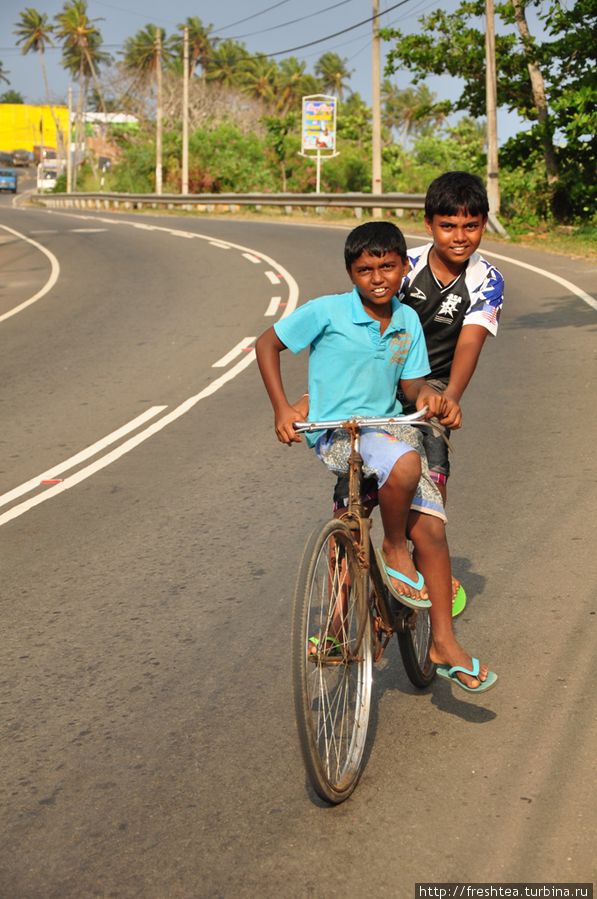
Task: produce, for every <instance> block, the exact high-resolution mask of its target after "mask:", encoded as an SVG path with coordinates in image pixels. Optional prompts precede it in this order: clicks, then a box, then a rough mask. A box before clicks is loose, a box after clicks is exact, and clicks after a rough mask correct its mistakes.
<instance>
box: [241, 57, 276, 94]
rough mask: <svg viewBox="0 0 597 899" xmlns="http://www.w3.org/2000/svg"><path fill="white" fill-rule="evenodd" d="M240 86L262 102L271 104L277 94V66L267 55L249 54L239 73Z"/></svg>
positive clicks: (244, 91)
mask: <svg viewBox="0 0 597 899" xmlns="http://www.w3.org/2000/svg"><path fill="white" fill-rule="evenodd" d="M239 74H240V75H241V77H242V81H241V83H240V88H241V90H242V91H243V93H245V94H250V95H251V96H252V97H256V98H257V99H258V100H262V101H263V102H264V103H267V104H273V103H274V101H275V99H276V97H277V95H278V74H279V73H278V66H277V63H275V62H273V61H272V60H271V59H268V58H267V56H250V57H249V58H248V59H246V60H245V61H244V62H243V64H242V66H241V71H240V73H239Z"/></svg>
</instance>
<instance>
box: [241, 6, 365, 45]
mask: <svg viewBox="0 0 597 899" xmlns="http://www.w3.org/2000/svg"><path fill="white" fill-rule="evenodd" d="M347 3H352V0H340V3H333V4H332V5H331V6H324V8H323V9H318V10H317V12H312V13H309V15H307V16H301V17H300V18H299V19H290V20H289V21H288V22H282V24H281V25H272V26H271V27H270V28H260V29H259V31H249V32H247V34H233V35H232V38H231V40H234V41H238V40H241V38H243V37H253V35H254V34H265V32H266V31H276V30H277V29H279V28H286V27H287V26H288V25H296V23H297V22H304V21H305V19H312V18H313V16H320V15H321V14H322V13H324V12H328V11H329V10H330V9H336V7H337V6H346V4H347Z"/></svg>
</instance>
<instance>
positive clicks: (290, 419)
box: [274, 404, 306, 446]
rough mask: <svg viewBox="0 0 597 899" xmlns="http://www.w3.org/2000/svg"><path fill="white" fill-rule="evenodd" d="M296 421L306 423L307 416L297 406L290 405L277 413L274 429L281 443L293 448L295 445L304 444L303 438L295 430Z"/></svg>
mask: <svg viewBox="0 0 597 899" xmlns="http://www.w3.org/2000/svg"><path fill="white" fill-rule="evenodd" d="M295 421H306V417H305V415H303V413H302V412H301V410H300V409H297V408H296V407H295V406H291V405H290V404H288V405H287V406H284V407H283V408H282V409H279V410H277V411H276V416H275V422H274V427H275V429H276V437H277V438H278V440H279V441H280V443H285V444H286V445H287V446H291V445H292V444H293V443H302V440H303V438H302V437H301V436H300V435H299V434H297V433H296V431H295V430H294V422H295Z"/></svg>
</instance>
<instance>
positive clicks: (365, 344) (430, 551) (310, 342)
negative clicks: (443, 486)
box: [256, 222, 497, 692]
mask: <svg viewBox="0 0 597 899" xmlns="http://www.w3.org/2000/svg"><path fill="white" fill-rule="evenodd" d="M345 263H346V269H347V271H348V274H349V277H350V279H351V281H352V283H353V285H354V288H353V291H352V292H351V293H346V294H339V295H335V296H325V297H320V298H319V299H317V300H312V301H311V302H309V303H306V304H305V305H304V306H301V307H300V308H299V309H297V310H296V311H295V312H294V313H293V314H292V315H290V316H289V317H288V318H285V319H282V320H281V321H279V322H277V323H276V325H274V327H273V328H269V329H268V330H267V331H265V332H264V333H263V334H262V335H261V337H260V338H259V340H258V341H257V345H256V351H257V360H258V363H259V368H260V371H261V375H262V378H263V381H264V383H265V387H266V390H267V392H268V395H269V397H270V400H271V403H272V406H273V408H274V414H275V429H276V434H277V436H278V439H279V440H280V441H281V442H282V443H286V444H288V445H290V444H292V443H293V442H299V441H300V439H301V438H300V437H299V436H298V435H297V434H296V432H295V430H294V427H293V422H295V421H297V420H303V419H304V415H302V414H301V413H300V411H298V410H297V408H296V407H294V406H292V405H290V403H289V402H288V399H287V397H286V394H285V391H284V387H283V383H282V378H281V372H280V353H281V352H282V351H283V350H284V349H286V348H287V347H288V348H289V349H291V350H292V351H293V352H299V351H300V350H302V349H305V348H306V347H310V356H309V394H310V408H309V418H310V419H311V420H312V421H318V420H324V421H325V420H330V419H343V418H345V419H347V418H350V417H352V416H354V415H361V416H380V417H381V416H384V417H385V416H388V417H391V416H395V415H399V414H400V413H401V412H402V404H401V402H400V400H399V399H398V397H397V388H398V386H400V389H401V390H402V392H403V394H404V396H405V397H406V399H407V400H408V401H409V402H411V403H413V404H414V405H415V407H416V408H417V409H420V408H422V407H423V406H425V405H426V406H428V408H429V412H428V417H432V416H434V415H435V416H437V417H438V418H439V420H440V422H441V423H442V424H443V425H444V426H445V427H448V428H457V427H459V426H460V408H459V405H458V403H457V402H456V401H455V400H453V399H451V398H450V397H446V396H443V395H442V394H440V393H438V392H437V391H436V390H435V388H434V387H433V386H432V385H430V384H429V383H428V382H427V381H426V380H425V376H426V375H427V374H428V373H429V371H430V369H429V364H428V359H427V351H426V348H425V341H424V336H423V331H422V328H421V324H420V321H419V319H418V316H417V315H416V313H415V312H414V311H413V310H411V309H410V308H409V307H407V306H403V305H402V304H401V303H400V302H399V301H398V299H397V296H396V294H397V293H398V291H399V289H400V285H401V283H402V281H403V278H404V275H405V274H406V272H407V270H408V259H407V254H406V243H405V241H404V237H403V235H402V233H401V232H400V231H399V230H398V228H396V227H395V225H392V224H390V223H388V222H368V223H367V224H364V225H361V226H359V227H358V228H355V229H354V231H352V232H351V233H350V234H349V235H348V237H347V240H346V244H345ZM307 442H308V443H309V445H311V446H313V447H314V448H315V451H316V453H317V455H318V456H319V457H320V458H321V459H322V460H323V461H324V462H325V464H326V465H327V466H328V467H329V468H330V469H332V470H333V471H336V472H338V471H345V470H346V465H347V458H348V451H349V444H348V441H346V439H345V435H344V434H343V432H342V429H338V430H337V431H334V432H332V433H331V434H330V433H329V432H324V433H323V434H321V433H319V434H308V435H307ZM361 455H362V457H363V461H364V471H365V473H366V474H370V475H374V476H375V477H376V478H377V482H378V486H379V506H380V513H381V518H382V523H383V528H384V538H383V546H382V550H383V558H382V559H381V563H382V566H383V568H382V572H383V573H384V574H385V579H386V583H387V586H388V588H389V590H390V592H391V593H392V594H393V595H394V596H395V597H396V598H397V599H399V600H400V601H401V602H404V603H405V604H406V605H410V606H413V607H415V608H416V607H417V606H419V607H420V606H428V605H429V602H428V597H429V592H430V591H429V590H428V588H427V586H426V584H425V583H424V581H426V582H428V584H429V587H430V590H431V595H432V597H433V605H432V608H431V616H432V632H433V645H432V648H431V658H432V660H433V661H434V662H436V663H437V664H438V665H439V666H440V667H439V668H438V673H439V674H442V675H443V676H445V677H449V678H450V680H452V681H453V682H455V683H457V684H458V685H460V686H463V687H464V688H465V689H467V690H472V691H473V692H481V691H483V690H486V689H488V688H489V687H490V686H492V685H493V684H494V683H495V681H496V679H497V677H496V675H495V674H493V672H488V669H487V667H486V666H481V665H479V662H478V660H476V659H471V657H470V656H469V655H468V654H467V653H466V652H465V651H464V650H463V649H462V647H460V645H459V644H458V642H457V641H456V638H455V636H454V632H453V628H452V617H451V580H450V558H449V551H448V546H447V542H446V537H445V527H444V522H445V515H444V512H443V504H442V501H441V495H440V494H439V491H438V490H437V488H436V487H435V485H434V484H433V482H432V481H430V480H428V479H426V478H425V476H423V477H422V474H423V475H425V474H426V461H425V455H424V452H423V449H422V442H421V437H420V434H419V433H418V431H417V430H416V429H415V428H412V427H410V426H408V425H398V426H391V427H384V428H367V429H365V432H364V433H363V435H362V438H361ZM407 530H408V532H409V534H410V536H411V539H412V540H413V542H414V543H415V547H416V551H417V559H418V560H419V559H421V564H420V565H419V567H420V568H421V570H422V571H423V572H424V577H423V576H422V575H421V574H420V573H419V572H418V571H416V570H415V567H414V564H413V562H412V560H411V558H410V555H409V552H408V548H407V543H406V539H407V537H406V535H407Z"/></svg>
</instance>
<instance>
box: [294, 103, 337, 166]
mask: <svg viewBox="0 0 597 899" xmlns="http://www.w3.org/2000/svg"><path fill="white" fill-rule="evenodd" d="M336 104H337V100H336V97H328V96H326V95H325V94H312V95H311V96H309V97H303V124H302V150H303V153H304V152H305V151H307V152H308V151H322V150H323V151H325V150H329V151H331V152H332V153H333V152H334V151H335V149H336Z"/></svg>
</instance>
